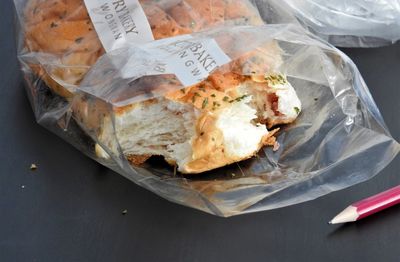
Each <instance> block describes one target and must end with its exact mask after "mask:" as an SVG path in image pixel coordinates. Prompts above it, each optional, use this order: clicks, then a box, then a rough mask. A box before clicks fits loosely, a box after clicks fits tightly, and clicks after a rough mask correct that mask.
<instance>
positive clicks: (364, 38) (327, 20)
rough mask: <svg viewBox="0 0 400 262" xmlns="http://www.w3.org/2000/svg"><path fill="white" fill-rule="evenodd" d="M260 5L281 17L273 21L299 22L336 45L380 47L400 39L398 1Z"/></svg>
mask: <svg viewBox="0 0 400 262" xmlns="http://www.w3.org/2000/svg"><path fill="white" fill-rule="evenodd" d="M257 4H258V5H259V6H267V7H269V8H270V9H269V10H274V11H272V12H271V14H273V13H277V14H278V15H275V16H271V17H272V20H271V21H270V22H272V23H279V22H289V21H291V22H294V21H299V22H300V23H301V24H302V25H303V26H304V27H305V28H307V29H309V30H310V31H311V32H313V33H314V34H316V35H318V36H319V37H321V38H322V39H325V40H327V41H329V42H330V43H331V44H333V45H336V46H341V47H377V46H384V45H388V44H392V43H394V42H396V41H398V40H399V39H400V1H398V0H283V1H281V0H260V1H258V2H257ZM265 9H266V10H267V11H266V13H268V8H265ZM277 10H279V11H278V12H277ZM267 16H268V15H267Z"/></svg>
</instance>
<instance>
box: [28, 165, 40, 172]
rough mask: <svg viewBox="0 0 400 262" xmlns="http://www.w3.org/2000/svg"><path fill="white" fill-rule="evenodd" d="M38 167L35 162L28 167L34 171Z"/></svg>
mask: <svg viewBox="0 0 400 262" xmlns="http://www.w3.org/2000/svg"><path fill="white" fill-rule="evenodd" d="M37 168H38V167H37V165H36V164H31V167H30V168H29V169H30V170H32V171H34V170H36V169H37Z"/></svg>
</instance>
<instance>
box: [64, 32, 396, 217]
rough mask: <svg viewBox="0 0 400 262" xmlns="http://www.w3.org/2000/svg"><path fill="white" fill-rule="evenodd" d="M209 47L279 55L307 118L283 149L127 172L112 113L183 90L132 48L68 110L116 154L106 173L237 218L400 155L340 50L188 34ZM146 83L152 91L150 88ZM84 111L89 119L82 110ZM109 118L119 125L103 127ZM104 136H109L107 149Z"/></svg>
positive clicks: (90, 81) (293, 37) (280, 35)
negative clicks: (113, 171) (194, 171)
mask: <svg viewBox="0 0 400 262" xmlns="http://www.w3.org/2000/svg"><path fill="white" fill-rule="evenodd" d="M243 36H245V37H243ZM207 39H214V40H215V41H216V42H217V43H218V44H219V46H220V47H221V48H222V49H223V51H224V52H225V53H226V54H227V55H228V56H229V57H231V58H232V60H233V61H237V60H238V59H240V58H241V57H243V56H244V55H245V54H246V53H247V52H249V51H252V50H255V49H257V48H260V47H263V46H266V45H267V46H270V44H271V43H277V44H278V45H279V47H280V48H281V49H282V50H283V52H282V57H281V58H282V63H281V64H280V66H279V67H277V68H274V70H275V71H278V72H283V73H285V74H286V75H287V76H288V79H289V81H290V82H291V83H292V85H293V86H294V88H295V89H296V91H297V93H298V95H299V97H300V100H301V101H302V104H303V111H302V113H301V114H300V116H299V118H298V119H297V121H296V122H294V123H293V124H290V125H288V126H286V127H283V128H282V130H281V131H280V133H279V134H278V141H279V143H280V148H279V150H278V151H277V152H273V150H272V148H263V149H262V150H261V151H260V152H259V154H258V156H257V157H254V158H252V159H249V160H246V161H242V162H239V163H236V164H233V165H230V166H227V167H223V168H220V169H216V170H211V171H209V172H206V173H203V174H199V175H186V176H185V175H182V174H179V173H176V172H174V168H173V167H170V166H169V165H168V164H166V163H165V164H163V163H162V161H161V162H160V161H156V162H150V163H146V164H144V166H141V167H136V166H133V165H130V164H129V162H128V161H127V159H126V156H125V155H124V153H123V151H124V145H122V144H121V143H120V142H121V141H120V137H119V136H118V135H117V131H116V128H117V127H116V124H115V123H116V122H117V121H118V120H117V117H116V114H118V112H120V110H123V108H125V107H126V106H134V105H138V104H140V103H144V101H153V100H154V99H158V98H162V97H164V96H166V95H167V94H168V93H170V92H173V91H176V90H179V89H181V88H183V86H182V85H181V84H179V82H174V84H169V85H163V83H165V82H166V81H170V79H171V75H164V74H157V73H156V72H155V71H154V70H153V69H154V66H155V65H157V64H158V63H159V62H160V56H159V55H157V53H156V52H155V51H153V52H146V50H148V48H149V47H148V45H147V46H146V45H144V46H131V47H128V48H124V49H120V50H116V51H113V52H111V53H109V54H107V55H105V56H103V57H102V58H101V59H100V60H99V61H98V63H97V64H96V65H95V66H94V67H93V68H92V70H91V71H90V72H89V73H88V75H87V77H86V78H85V80H84V81H83V83H82V85H81V87H80V88H79V92H78V93H79V94H78V95H77V96H76V97H75V99H74V103H73V104H74V105H73V106H72V108H73V109H72V113H71V116H72V118H73V119H75V120H77V121H78V123H79V125H80V126H82V128H83V129H84V130H85V131H86V133H88V134H90V136H91V137H92V138H93V139H94V140H95V141H96V142H98V143H100V144H101V145H102V147H103V148H104V149H105V150H106V151H107V153H108V154H109V155H110V156H111V158H109V160H108V161H109V163H106V164H107V165H110V166H111V167H112V166H118V167H119V168H120V169H121V173H122V174H123V175H124V176H126V177H127V178H129V179H131V180H132V181H134V182H135V183H137V184H139V185H141V186H143V187H145V188H147V189H149V190H151V191H153V192H155V193H156V194H158V195H160V196H162V197H164V198H166V199H169V200H171V201H174V202H177V203H180V204H183V205H187V206H190V207H194V208H197V209H200V210H203V211H206V212H209V213H212V214H215V215H220V216H231V215H237V214H243V213H247V212H254V211H261V210H267V209H272V208H278V207H282V206H287V205H291V204H295V203H299V202H302V201H306V200H310V199H314V198H316V197H318V196H321V195H324V194H327V193H329V192H332V191H335V190H339V189H341V188H344V187H348V186H350V185H353V184H355V183H359V182H361V181H364V180H366V179H368V178H370V177H372V176H373V175H375V174H376V173H377V172H379V170H381V169H382V168H383V167H384V166H385V165H386V164H387V163H389V162H390V161H391V160H392V159H393V157H394V156H395V155H396V154H397V153H398V151H399V149H400V147H399V144H398V143H397V142H396V141H395V140H393V138H392V137H391V136H390V134H389V132H388V130H387V128H386V126H385V124H384V122H383V119H382V117H381V115H380V113H379V110H378V108H377V107H376V105H375V103H374V101H373V100H372V98H371V96H370V94H369V92H368V89H367V87H366V85H365V83H364V81H363V79H362V77H361V76H360V74H359V72H358V70H357V68H356V67H355V65H354V64H353V63H352V62H351V60H350V59H349V58H348V57H346V56H345V55H344V54H343V53H341V52H340V51H339V50H337V49H335V48H333V47H332V46H330V45H328V44H325V43H324V42H323V41H321V40H318V39H317V38H315V37H313V36H312V35H310V34H309V33H307V32H305V31H304V30H303V29H301V28H300V27H298V26H295V25H267V26H260V27H223V28H218V29H214V30H211V31H206V32H203V33H195V34H192V36H191V38H190V41H193V42H196V41H204V40H207ZM178 40H179V39H177V41H178ZM171 41H173V39H171ZM170 45H171V42H165V43H164V44H163V43H161V44H160V45H159V46H158V48H160V49H166V48H167V47H170ZM179 51H182V50H176V52H179ZM275 59H276V58H275ZM139 65H142V66H139ZM126 69H128V71H129V75H126V74H125V73H124V70H126ZM268 70H270V68H269V69H268ZM242 74H243V75H249V74H251V72H246V70H243V71H242ZM149 82H150V83H153V84H151V85H145V84H144V83H149ZM144 86H146V87H145V88H144V89H143V87H144ZM82 103H84V104H85V110H84V111H85V114H86V116H87V118H89V121H88V120H85V119H83V118H82V117H80V115H81V113H80V112H78V110H76V108H80V107H81V105H82ZM89 116H90V117H89ZM94 116H95V117H94ZM107 117H111V119H113V120H114V121H108V122H107V121H104V119H105V118H107ZM105 125H108V128H106V127H105ZM99 129H103V130H104V129H108V130H109V131H108V132H107V137H108V140H107V143H104V138H100V136H101V133H102V132H101V131H99ZM118 132H119V131H118Z"/></svg>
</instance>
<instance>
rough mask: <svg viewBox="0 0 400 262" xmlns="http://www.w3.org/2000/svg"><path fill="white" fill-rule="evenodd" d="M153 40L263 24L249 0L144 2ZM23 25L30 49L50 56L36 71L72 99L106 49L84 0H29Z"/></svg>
mask: <svg viewBox="0 0 400 262" xmlns="http://www.w3.org/2000/svg"><path fill="white" fill-rule="evenodd" d="M140 3H141V5H142V8H143V10H144V12H145V14H146V17H147V19H148V22H149V24H150V27H151V30H152V33H153V36H154V38H155V39H161V38H166V37H172V36H176V35H181V34H187V33H191V32H196V31H199V30H203V29H205V28H208V27H211V26H214V25H218V24H221V23H224V22H228V23H229V24H252V25H259V24H262V23H263V22H262V19H261V17H260V15H259V13H258V11H257V10H256V9H255V8H254V7H253V6H252V4H251V3H250V2H248V1H247V0H213V1H197V0H185V1H178V0H141V1H140ZM24 14H25V19H24V21H23V23H24V24H23V25H22V26H23V27H24V31H25V46H26V48H27V50H28V51H29V52H40V53H42V54H46V55H47V57H48V55H50V56H51V61H44V63H42V61H40V62H38V63H37V64H32V65H31V68H32V70H33V71H34V72H35V73H36V74H37V75H38V76H39V77H41V78H42V79H43V80H44V81H45V83H46V84H47V85H48V86H49V87H50V88H51V89H52V90H53V91H54V92H56V93H57V94H59V95H61V96H63V97H66V98H70V97H71V96H72V95H73V93H74V90H75V88H76V85H78V84H79V83H80V81H81V80H82V78H83V77H84V75H85V74H86V73H87V71H88V70H89V69H90V67H91V66H92V65H93V64H94V63H95V62H96V61H97V59H98V58H99V57H100V56H101V55H102V54H104V52H105V51H104V49H103V47H102V44H101V42H100V40H99V38H98V35H97V33H96V31H95V29H94V27H93V24H92V22H91V20H90V17H89V15H88V12H87V10H86V7H85V4H84V1H83V0H28V1H27V4H26V7H25V12H24Z"/></svg>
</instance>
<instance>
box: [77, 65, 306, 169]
mask: <svg viewBox="0 0 400 262" xmlns="http://www.w3.org/2000/svg"><path fill="white" fill-rule="evenodd" d="M86 106H87V104H86V103H78V104H76V105H75V109H74V110H75V111H76V116H79V117H80V119H78V122H80V123H83V124H84V125H86V129H87V128H88V126H89V125H91V126H92V127H93V128H96V129H97V130H98V131H97V140H98V141H99V144H100V145H101V146H100V145H97V146H96V153H97V155H98V156H99V157H108V155H109V154H112V155H115V156H118V155H119V153H122V154H123V155H124V156H125V157H126V158H127V159H128V160H129V161H130V162H131V164H133V165H139V164H141V163H143V162H144V161H146V160H147V159H148V158H150V157H151V156H163V157H164V158H165V160H166V161H167V162H168V163H170V164H171V165H176V166H177V168H178V171H180V172H182V173H186V174H194V173H201V172H204V171H208V170H212V169H215V168H218V167H222V166H225V165H229V164H231V163H234V162H238V161H241V160H245V159H248V158H250V157H252V156H254V155H255V154H256V153H257V152H258V151H259V150H260V148H261V147H262V146H265V145H270V146H274V145H275V143H276V140H275V137H274V134H275V133H276V132H277V130H278V129H276V128H275V129H274V128H273V127H274V126H276V125H279V124H283V123H290V122H293V121H294V120H295V119H296V118H297V115H298V114H299V113H300V110H301V102H300V100H299V99H298V97H297V95H296V92H295V90H294V89H293V87H292V86H291V85H290V83H289V82H288V81H287V79H286V77H285V76H284V75H279V74H271V75H267V76H264V78H263V79H261V78H260V77H256V76H254V77H252V76H242V75H239V74H236V73H233V72H220V71H218V70H217V71H216V72H214V73H213V74H212V75H210V76H209V77H208V78H207V79H206V80H204V81H202V82H201V83H199V84H197V85H194V86H191V87H187V88H184V89H182V90H177V91H173V92H169V93H167V94H166V95H165V96H163V97H158V98H153V99H150V100H147V101H144V102H139V103H134V104H131V105H128V106H125V107H118V108H113V109H112V113H111V114H105V115H104V117H100V118H98V119H97V120H96V123H91V124H88V122H89V121H93V119H95V118H94V117H93V115H94V113H93V112H91V109H90V108H89V109H88V108H86ZM98 115H99V114H98ZM265 124H266V125H265ZM267 126H268V129H267ZM97 127H99V128H97ZM102 148H107V152H105V151H104V150H103V149H102Z"/></svg>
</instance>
